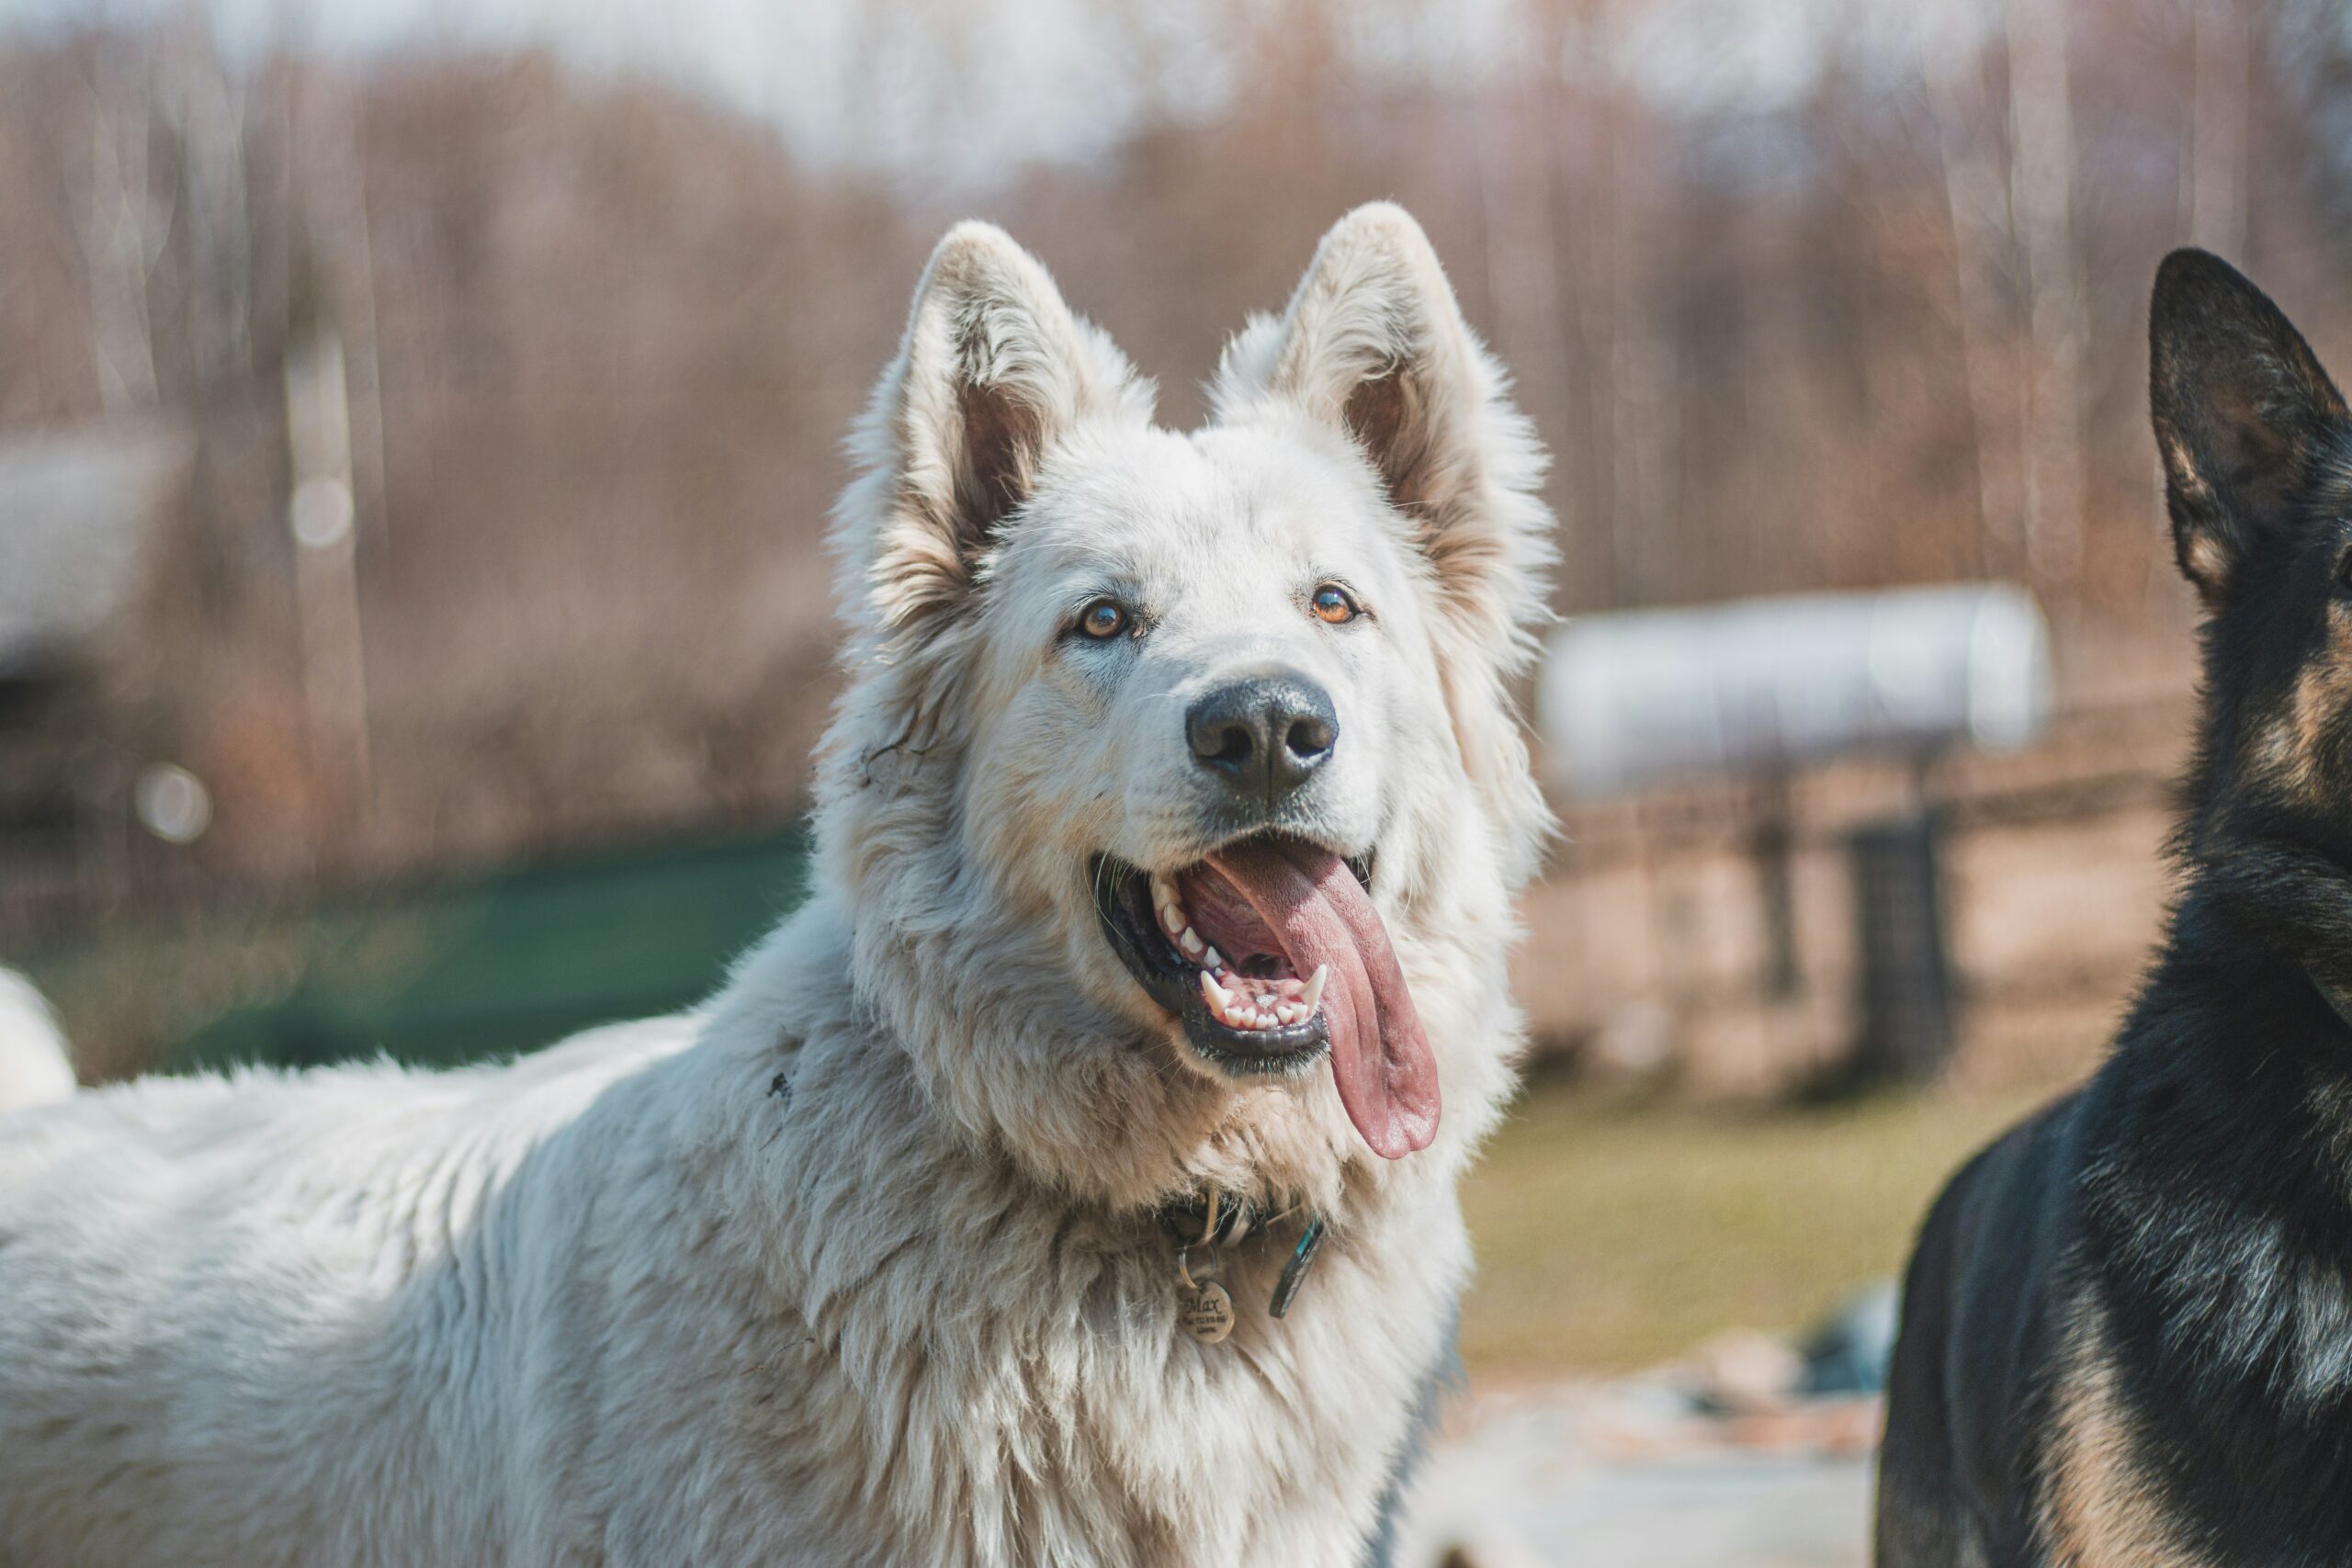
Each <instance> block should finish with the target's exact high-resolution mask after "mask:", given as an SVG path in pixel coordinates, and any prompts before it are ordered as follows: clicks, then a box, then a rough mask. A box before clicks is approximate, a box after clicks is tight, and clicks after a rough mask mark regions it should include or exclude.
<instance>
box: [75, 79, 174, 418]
mask: <svg viewBox="0 0 2352 1568" xmlns="http://www.w3.org/2000/svg"><path fill="white" fill-rule="evenodd" d="M148 88H149V84H148V81H147V71H146V66H145V62H144V61H143V60H142V59H141V56H140V51H139V47H138V46H137V45H135V44H132V43H128V42H124V41H121V40H119V39H107V40H103V41H101V42H100V43H99V44H98V46H97V47H96V51H95V54H94V58H93V62H92V71H91V82H90V104H91V117H90V161H89V166H88V169H87V172H86V175H85V179H84V181H83V191H82V201H81V204H80V205H81V210H80V213H79V214H78V216H79V218H80V220H81V221H80V229H81V241H82V264H83V273H84V278H85V283H86V285H87V288H88V290H89V310H90V338H91V350H92V354H93V356H94V358H95V360H96V368H97V381H98V397H99V400H100V402H101V403H102V404H103V405H104V407H105V409H106V412H107V415H108V416H109V417H116V418H119V417H121V416H123V415H126V414H130V413H136V412H140V411H141V410H144V409H148V408H151V407H153V405H154V402H155V391H156V387H155V344H154V336H153V328H152V325H151V323H150V321H149V318H148V306H147V283H148V277H149V275H150V273H151V272H152V270H153V267H154V265H155V263H156V262H157V261H158V260H159V259H160V258H161V257H162V255H163V253H164V243H165V241H166V240H167V239H168V238H169V236H170V233H171V215H170V212H169V210H168V209H164V210H160V211H159V210H158V203H157V202H156V200H155V198H154V196H153V190H152V188H151V185H150V175H149V170H148V166H147V163H148V148H149V142H150V137H151V133H152V131H153V126H152V125H151V123H150V119H149V113H148V97H149V91H148Z"/></svg>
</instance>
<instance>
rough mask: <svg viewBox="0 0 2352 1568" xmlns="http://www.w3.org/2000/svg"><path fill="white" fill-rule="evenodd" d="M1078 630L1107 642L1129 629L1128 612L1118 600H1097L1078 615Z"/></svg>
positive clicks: (1096, 639) (1098, 640)
mask: <svg viewBox="0 0 2352 1568" xmlns="http://www.w3.org/2000/svg"><path fill="white" fill-rule="evenodd" d="M1078 629H1079V630H1080V631H1082V632H1084V633H1085V634H1086V635H1087V636H1088V637H1092V638H1093V639H1094V640H1095V641H1097V642H1107V641H1109V640H1110V639H1111V638H1113V637H1117V636H1118V635H1119V634H1120V633H1121V632H1123V631H1125V630H1126V629H1127V612H1126V609H1125V606H1123V605H1122V604H1120V603H1119V602H1118V601H1117V600H1116V599H1097V600H1095V601H1094V602H1093V603H1092V604H1089V605H1087V606H1086V608H1085V609H1083V610H1080V612H1079V613H1078Z"/></svg>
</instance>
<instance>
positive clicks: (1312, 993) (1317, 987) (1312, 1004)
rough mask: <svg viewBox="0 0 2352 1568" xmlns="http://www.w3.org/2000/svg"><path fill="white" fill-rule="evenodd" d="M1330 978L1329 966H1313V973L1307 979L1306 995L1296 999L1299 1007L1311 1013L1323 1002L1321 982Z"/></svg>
mask: <svg viewBox="0 0 2352 1568" xmlns="http://www.w3.org/2000/svg"><path fill="white" fill-rule="evenodd" d="M1330 977H1331V966H1330V965H1329V964H1317V965H1316V966H1315V973H1314V974H1313V975H1311V976H1308V977H1307V981H1306V995H1304V996H1302V997H1300V998H1298V1001H1299V1005H1300V1006H1301V1007H1303V1008H1305V1009H1306V1010H1307V1011H1308V1012H1313V1011H1314V1010H1316V1008H1317V1006H1318V1005H1320V1004H1321V1002H1322V1000H1323V982H1324V981H1326V980H1328V979H1329V978H1330Z"/></svg>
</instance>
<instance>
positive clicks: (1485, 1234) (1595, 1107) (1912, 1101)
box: [1462, 1083, 2047, 1381]
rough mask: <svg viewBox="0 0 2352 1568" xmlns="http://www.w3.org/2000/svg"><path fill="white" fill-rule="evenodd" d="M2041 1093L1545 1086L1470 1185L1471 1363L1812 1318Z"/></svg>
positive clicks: (1868, 1268) (1535, 1371)
mask: <svg viewBox="0 0 2352 1568" xmlns="http://www.w3.org/2000/svg"><path fill="white" fill-rule="evenodd" d="M2046 1098H2047V1095H2046V1094H2043V1093H2041V1092H2039V1091H2037V1092H2035V1093H2032V1094H2010V1095H2006V1096H2001V1097H1961V1096H1956V1095H1949V1094H1935V1095H1923V1096H1908V1097H1903V1098H1887V1099H1879V1100H1863V1101H1860V1102H1857V1103H1853V1104H1849V1105H1838V1106H1830V1107H1823V1108H1814V1107H1794V1108H1792V1107H1776V1108H1770V1109H1731V1108H1721V1107H1707V1106H1693V1105H1682V1104H1674V1103H1670V1102H1664V1103H1640V1104H1629V1103H1625V1102H1623V1101H1609V1100H1602V1099H1600V1098H1598V1097H1595V1096H1594V1095H1592V1094H1590V1093H1589V1092H1579V1091H1577V1089H1575V1088H1574V1087H1572V1086H1568V1085H1562V1084H1556V1083H1555V1084H1547V1085H1538V1086H1536V1087H1535V1088H1533V1089H1531V1090H1530V1091H1529V1093H1528V1094H1527V1096H1526V1097H1525V1098H1524V1099H1522V1100H1521V1101H1520V1102H1519V1104H1518V1105H1517V1106H1516V1107H1514V1109H1513V1111H1512V1113H1511V1116H1510V1120H1509V1122H1506V1123H1505V1125H1504V1127H1503V1128H1502V1130H1501V1131H1500V1133H1498V1134H1497V1136H1496V1138H1495V1140H1494V1142H1493V1144H1492V1145H1490V1146H1489V1148H1488V1150H1487V1156H1486V1157H1485V1159H1484V1160H1483V1161H1482V1162H1481V1163H1480V1164H1479V1166H1478V1167H1477V1168H1476V1170H1475V1171H1474V1172H1473V1174H1472V1176H1471V1179H1470V1180H1469V1182H1468V1183H1467V1185H1466V1186H1465V1188H1464V1193H1463V1206H1464V1211H1465V1213H1467V1215H1468V1217H1469V1222H1470V1232H1471V1235H1472V1238H1473V1240H1474V1241H1475V1243H1476V1247H1477V1252H1478V1277H1477V1279H1476V1282H1475V1283H1474V1284H1473V1286H1472V1288H1471V1292H1470V1299H1469V1301H1468V1303H1466V1305H1465V1306H1464V1314H1463V1328H1462V1333H1463V1355H1464V1359H1465V1360H1466V1361H1467V1362H1468V1364H1469V1367H1470V1371H1471V1372H1472V1373H1473V1374H1474V1375H1475V1376H1477V1377H1479V1378H1481V1379H1482V1380H1489V1381H1512V1380H1517V1379H1521V1378H1533V1377H1544V1376H1552V1375H1557V1374H1560V1373H1565V1372H1589V1371H1625V1370H1630V1369H1634V1368H1637V1367H1644V1366H1650V1365H1655V1364H1657V1363H1658V1362H1660V1361H1663V1360H1668V1359H1672V1358H1673V1357H1675V1356H1677V1355H1679V1354H1680V1353H1681V1352H1683V1351H1685V1350H1687V1349H1689V1348H1691V1346H1692V1345H1693V1344H1695V1343H1696V1342H1697V1341H1699V1340H1701V1339H1702V1338H1704V1337H1707V1336H1708V1335H1709V1334H1712V1333H1713V1332H1714V1331H1716V1330H1718V1329H1721V1328H1725V1327H1730V1326H1733V1325H1745V1326H1749V1327H1756V1328H1761V1329H1766V1330H1770V1331H1776V1332H1789V1331H1795V1330H1800V1329H1802V1328H1804V1327H1806V1326H1808V1325H1810V1324H1811V1323H1813V1322H1814V1321H1815V1319H1816V1318H1818V1317H1819V1316H1820V1315H1821V1314H1824V1313H1826V1311H1828V1310H1829V1309H1830V1308H1832V1307H1834V1306H1836V1305H1837V1304H1838V1303H1839V1302H1840V1301H1842V1300H1843V1299H1844V1298H1845V1297H1846V1296H1847V1295H1848V1294H1849V1292H1852V1291H1853V1290H1854V1289H1855V1288H1856V1287H1857V1286H1860V1285H1861V1284H1863V1283H1865V1282H1867V1281H1869V1280H1874V1279H1878V1278H1882V1277H1884V1276H1888V1275H1892V1274H1894V1273H1896V1272H1898V1271H1899V1270H1900V1269H1901V1268H1902V1264H1903V1260H1904V1258H1905V1254H1906V1252H1907V1251H1908V1249H1909V1247H1910V1243H1911V1237H1912V1234H1913V1232H1914V1231H1915V1230H1916V1229H1917V1225H1918V1223H1919V1220H1920V1218H1921V1216H1922V1215H1923V1214H1924V1213H1926V1210H1927V1205H1928V1201H1929V1200H1930V1199H1931V1198H1933V1197H1934V1195H1935V1193H1936V1191H1937V1190H1938V1189H1939V1187H1941V1185H1942V1184H1943V1182H1944V1180H1945V1179H1946V1178H1947V1177H1949V1176H1950V1175H1951V1172H1952V1171H1953V1170H1954V1169H1955V1168H1957V1167H1958V1166H1959V1164H1960V1163H1961V1161H1962V1159H1964V1158H1965V1157H1966V1156H1968V1155H1969V1153H1970V1152H1972V1151H1973V1149H1975V1148H1976V1147H1977V1146H1978V1145H1981V1144H1983V1143H1984V1142H1985V1140H1986V1139H1988V1138H1989V1137H1991V1136H1992V1135H1993V1134H1996V1133H1997V1132H1998V1131H2000V1130H2001V1129H2002V1128H2003V1127H2005V1126H2007V1124H2008V1123H2009V1122H2012V1121H2014V1120H2016V1119H2017V1118H2018V1116H2019V1115H2021V1114H2023V1113H2024V1112H2025V1111H2028V1110H2030V1109H2031V1108H2032V1107H2033V1106H2034V1105H2036V1104H2038V1103H2040V1102H2041V1100H2043V1099H2046Z"/></svg>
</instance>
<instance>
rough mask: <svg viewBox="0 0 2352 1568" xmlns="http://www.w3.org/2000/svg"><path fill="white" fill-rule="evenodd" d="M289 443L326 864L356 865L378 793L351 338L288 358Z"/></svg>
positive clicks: (305, 669) (320, 342)
mask: <svg viewBox="0 0 2352 1568" xmlns="http://www.w3.org/2000/svg"><path fill="white" fill-rule="evenodd" d="M286 439H287V447H288V454H287V455H288V468H289V470H290V477H291V479H292V480H293V485H292V490H291V493H290V495H289V497H288V503H287V511H288V526H289V527H291V529H292V530H293V534H294V543H295V547H296V549H295V573H294V592H295V600H296V606H295V607H296V611H297V613H298V615H299V618H300V624H301V638H302V692H303V697H304V699H305V702H306V704H307V705H308V707H309V710H310V731H311V771H312V774H313V776H314V778H315V779H316V780H317V782H318V784H319V785H320V790H319V794H320V796H321V802H320V804H321V809H320V811H319V815H318V818H317V820H316V822H315V824H314V826H315V828H316V829H317V831H318V832H319V835H320V841H319V843H318V849H319V852H320V859H321V860H322V862H324V863H328V864H337V863H340V864H345V865H347V864H349V863H351V861H352V859H353V858H354V857H353V854H352V851H353V850H354V849H355V848H359V847H363V846H362V845H361V844H359V843H358V841H357V840H356V839H355V837H354V834H355V830H357V831H359V832H364V831H365V829H366V828H367V826H368V819H369V813H368V799H369V796H370V795H371V793H372V792H371V787H370V783H369V758H368V666H367V660H366V656H365V651H364V645H363V643H362V641H361V637H360V620H359V577H358V570H357V565H358V563H357V549H356V547H357V543H358V530H357V529H356V527H355V526H354V521H355V509H354V506H353V502H352V493H351V405H350V400H349V395H348V383H347V379H346V372H345V364H344V354H343V340H342V339H341V338H339V337H337V336H336V335H335V334H334V331H333V329H331V328H328V329H322V330H321V331H320V332H319V333H316V334H315V335H312V336H310V337H308V338H306V339H305V340H304V341H302V342H300V343H298V344H295V345H293V347H292V348H291V349H290V350H289V352H288V355H287V357H286Z"/></svg>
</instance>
